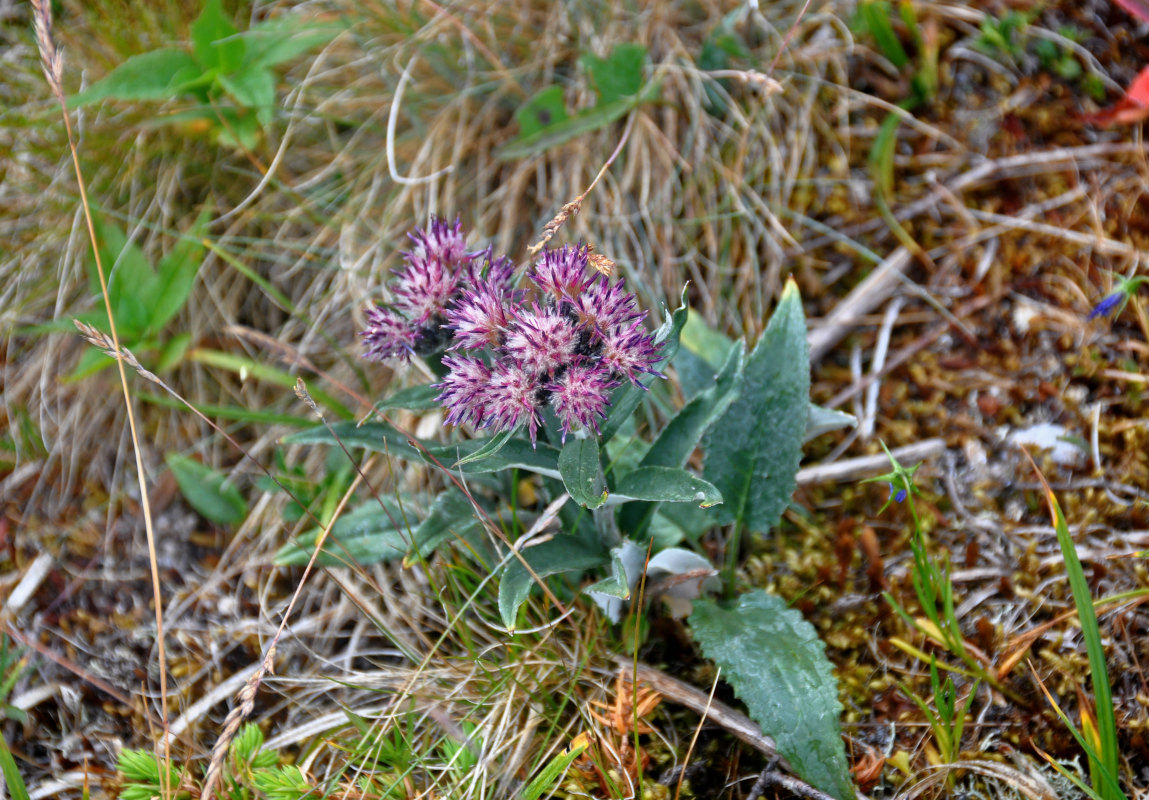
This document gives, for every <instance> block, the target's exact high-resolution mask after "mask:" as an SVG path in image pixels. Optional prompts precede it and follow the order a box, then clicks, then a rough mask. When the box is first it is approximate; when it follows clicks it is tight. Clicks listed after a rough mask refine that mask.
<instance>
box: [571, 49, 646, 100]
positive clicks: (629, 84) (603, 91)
mask: <svg viewBox="0 0 1149 800" xmlns="http://www.w3.org/2000/svg"><path fill="white" fill-rule="evenodd" d="M579 61H581V62H582V65H583V67H585V68H586V70H587V72H588V73H590V79H591V83H593V84H594V88H595V91H597V92H598V93H599V99H600V102H601V103H613V102H614V101H616V100H621V99H622V98H624V97H630V96H631V95H635V94H638V90H639V89H641V88H642V67H643V64H645V63H646V48H645V47H643V46H642V45H640V44H633V43H626V44H619V45H615V47H614V49H613V50H611V52H610V55H609V56H607V57H606V58H599V57H598V56H596V55H595V54H594V53H584V54H583V56H582V57H581V58H580V59H579Z"/></svg>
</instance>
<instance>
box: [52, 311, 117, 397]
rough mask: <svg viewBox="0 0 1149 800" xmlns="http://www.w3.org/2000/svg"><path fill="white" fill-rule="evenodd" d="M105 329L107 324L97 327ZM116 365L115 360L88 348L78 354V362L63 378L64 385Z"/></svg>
mask: <svg viewBox="0 0 1149 800" xmlns="http://www.w3.org/2000/svg"><path fill="white" fill-rule="evenodd" d="M99 327H101V328H106V327H107V324H106V323H105V324H104V325H101V326H99ZM115 363H116V359H114V358H112V357H111V356H110V355H108V354H107V353H105V352H104V351H103V350H100V349H99V348H97V347H88V348H87V349H86V350H84V352H82V353H80V360H79V361H77V362H76V366H75V367H74V368H73V369H72V371H71V372H69V373H68V374H67V375H65V376H64V383H75V382H76V381H82V380H83V379H84V378H88V377H91V376H92V375H95V374H96V373H97V372H103V371H104V370H106V369H107V368H108V367H110V366H112V365H113V364H115Z"/></svg>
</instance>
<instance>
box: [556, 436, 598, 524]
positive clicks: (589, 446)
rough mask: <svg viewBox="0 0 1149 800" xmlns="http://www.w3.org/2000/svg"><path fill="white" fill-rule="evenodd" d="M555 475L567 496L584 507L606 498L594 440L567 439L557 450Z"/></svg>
mask: <svg viewBox="0 0 1149 800" xmlns="http://www.w3.org/2000/svg"><path fill="white" fill-rule="evenodd" d="M559 474H560V475H562V479H563V485H564V486H566V489H567V492H569V493H570V496H571V498H572V499H573V500H574V501H575V502H576V503H578V504H579V505H580V506H583V507H584V508H598V507H599V506H601V505H602V504H603V503H604V502H605V501H606V480H605V479H604V478H603V475H602V466H601V464H600V462H599V450H598V439H596V438H595V437H593V436H588V437H587V438H585V439H570V440H569V441H568V442H567V443H566V444H565V445H563V449H562V452H561V453H559Z"/></svg>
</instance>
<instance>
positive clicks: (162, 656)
mask: <svg viewBox="0 0 1149 800" xmlns="http://www.w3.org/2000/svg"><path fill="white" fill-rule="evenodd" d="M32 19H33V21H34V26H35V31H36V45H37V47H39V49H40V58H41V61H42V63H43V66H44V74H45V75H46V76H47V79H48V84H49V85H50V86H51V87H52V94H53V95H54V96H55V98H56V101H57V102H58V103H59V104H60V114H61V116H63V118H64V130H65V132H66V134H67V138H68V151H69V153H70V154H71V156H72V166H73V168H74V169H75V172H76V185H77V187H78V188H79V190H80V206H81V207H82V208H83V211H84V222H85V224H86V225H87V228H88V238H89V240H90V241H91V244H92V254H93V258H94V260H95V262H96V273H97V275H98V276H99V279H100V294H101V295H102V296H103V299H104V310H105V311H106V312H107V315H108V328H109V330H110V332H111V338H112V344H113V346H114V347H115V358H116V366H117V368H118V370H119V374H120V388H121V389H122V390H123V394H124V410H125V411H126V413H127V416H128V428H129V429H130V432H131V439H132V453H133V455H134V456H135V462H136V478H137V480H138V482H139V489H140V509H141V512H142V513H143V517H144V531H145V534H146V536H147V542H148V567H149V569H150V571H151V582H152V600H153V602H154V603H155V615H156V651H157V658H158V659H159V669H160V717H161V718H160V724H161V726H162V728H163V734H164V735H163V741H164V763H165V764H170V762H171V744H170V742H169V737H168V735H167V733H168V670H167V652H166V648H165V645H164V611H163V594H162V592H161V591H160V570H159V564H158V562H157V559H156V537H155V530H154V529H153V526H152V509H151V503H150V500H149V498H148V483H147V478H146V477H145V475H144V460H143V454H142V453H141V451H140V437H139V432H138V431H137V430H136V416H135V412H134V411H133V408H132V393H131V391H130V390H129V389H128V374H127V370H126V369H125V368H124V358H123V355H122V354H121V353H120V339H119V334H118V332H117V331H116V317H115V314H113V313H112V301H111V298H110V296H109V295H108V275H107V273H106V272H105V270H104V264H103V260H102V259H101V258H100V245H99V241H98V240H97V238H96V226H95V222H94V221H93V219H92V209H91V206H90V205H89V203H88V190H87V185H86V184H85V182H84V173H83V170H81V169H80V155H79V153H78V152H77V150H76V139H75V135H74V134H73V132H72V120H71V117H70V116H69V115H68V103H67V101H66V100H65V98H64V87H63V58H62V56H61V54H60V52H59V50H58V49H57V48H56V44H55V40H54V38H53V36H52V9H51V6H50V4H49V3H48V2H45V0H32ZM160 772H161V782H162V783H163V784H164V786H163V789H164V793H165V794H168V793H170V791H171V787H170V786H168V785H167V783H168V778H169V773H170V770H168V769H163V770H161V771H160Z"/></svg>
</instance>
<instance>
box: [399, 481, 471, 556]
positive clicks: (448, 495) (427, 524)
mask: <svg viewBox="0 0 1149 800" xmlns="http://www.w3.org/2000/svg"><path fill="white" fill-rule="evenodd" d="M479 527H480V523H479V519H478V517H477V516H475V508H474V506H472V505H471V501H470V500H468V499H467V498H466V496H464V495H463V493H462V492H460V491H458V490H457V489H455V488H449V489H447V490H446V491H445V492H443V493H442V494H440V495H439V496H438V497H436V498H435V502H434V503H432V504H431V510H430V511H429V512H428V513H427V516H426V517H425V518H424V519H423V521H422V522H420V523H419V527H417V528H416V529H415V531H414V532H413V533H412V534H411V547H410V548H409V550H408V553H407V556H406V558H405V559H404V564H405V565H406V564H410V563H414V562H416V561H419V560H421V559H424V558H426V557H427V556H429V555H431V553H432V552H434V550H435V548H436V547H438V546H439V545H440V544H442V543H443V542H445V541H447V540H448V539H451V538H456V537H458V538H461V537H463V536H464V535H466V534H468V533H470V532H471V531H473V530H476V529H478V528H479Z"/></svg>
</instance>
